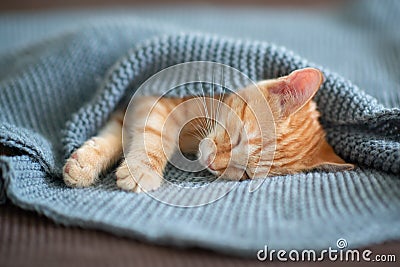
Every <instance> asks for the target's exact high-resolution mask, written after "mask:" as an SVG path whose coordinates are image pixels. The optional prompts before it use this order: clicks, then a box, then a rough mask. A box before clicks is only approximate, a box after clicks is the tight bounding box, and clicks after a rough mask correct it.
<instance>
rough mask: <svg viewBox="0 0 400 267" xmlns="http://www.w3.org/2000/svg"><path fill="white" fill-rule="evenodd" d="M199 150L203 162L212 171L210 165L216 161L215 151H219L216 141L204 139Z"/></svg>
mask: <svg viewBox="0 0 400 267" xmlns="http://www.w3.org/2000/svg"><path fill="white" fill-rule="evenodd" d="M199 148H200V149H199V150H200V152H201V158H202V161H203V162H204V164H205V165H207V167H209V168H210V169H212V168H211V166H210V165H211V163H212V162H213V161H214V157H215V151H217V146H216V145H215V143H214V141H213V140H211V139H210V138H204V139H203V140H201V141H200V144H199Z"/></svg>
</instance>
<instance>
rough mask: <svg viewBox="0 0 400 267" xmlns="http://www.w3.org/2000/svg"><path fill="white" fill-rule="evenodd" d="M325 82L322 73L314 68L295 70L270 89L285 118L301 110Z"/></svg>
mask: <svg viewBox="0 0 400 267" xmlns="http://www.w3.org/2000/svg"><path fill="white" fill-rule="evenodd" d="M323 80H324V76H323V74H322V72H321V71H320V70H318V69H314V68H305V69H300V70H295V71H293V72H292V73H290V74H289V75H288V76H286V77H282V78H279V79H278V81H277V82H276V83H274V84H271V86H270V87H269V88H268V90H269V93H270V94H272V95H273V96H275V97H277V101H278V103H280V105H281V113H282V116H283V117H288V116H290V115H291V114H293V113H295V112H296V111H298V110H299V109H301V108H302V107H303V106H304V105H305V104H306V103H307V102H308V101H310V100H311V99H312V98H313V96H314V95H315V93H316V92H317V91H318V89H319V87H320V86H321V84H322V82H323Z"/></svg>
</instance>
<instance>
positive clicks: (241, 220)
mask: <svg viewBox="0 0 400 267" xmlns="http://www.w3.org/2000/svg"><path fill="white" fill-rule="evenodd" d="M197 11H198V12H196V13H194V12H191V11H190V10H183V11H182V10H181V9H169V10H168V9H167V10H157V9H152V10H132V11H124V12H120V14H119V15H116V14H115V13H116V12H114V13H113V12H109V13H107V12H104V11H103V12H99V13H98V14H96V15H94V14H90V13H89V14H85V13H61V14H58V16H55V15H54V16H53V15H49V14H47V15H46V14H44V15H43V14H40V15H23V14H13V15H3V16H2V17H0V35H1V36H2V39H3V40H6V41H4V42H3V43H2V44H0V48H1V50H0V55H2V56H1V58H0V92H1V94H0V121H1V126H0V142H1V144H2V145H4V146H6V147H11V148H15V149H17V150H19V151H20V153H19V154H18V155H14V156H1V157H0V169H1V173H2V179H1V180H0V185H1V187H2V190H4V191H5V194H6V196H7V197H8V198H10V199H11V200H12V201H13V202H14V203H15V204H17V205H19V206H21V207H23V208H26V209H30V210H36V211H38V212H40V213H43V214H45V215H46V216H48V217H50V218H52V219H53V220H55V221H56V222H59V223H63V224H66V225H80V226H82V227H86V228H97V229H103V230H106V231H109V232H113V233H116V234H119V235H124V236H132V237H135V238H141V239H145V240H149V241H153V242H157V243H162V244H173V245H178V246H200V247H206V248H210V249H214V250H218V251H223V252H225V253H235V254H239V255H244V256H245V255H249V256H255V252H256V251H257V250H259V249H262V248H263V247H264V245H268V247H269V248H270V249H281V248H282V249H291V248H297V249H310V248H313V249H325V248H327V247H329V246H332V247H335V243H336V240H337V239H339V238H345V239H346V240H347V242H348V244H349V246H350V247H357V246H361V245H368V244H370V243H376V242H381V241H385V240H389V239H396V238H400V225H399V223H398V222H399V221H400V179H399V175H400V110H399V109H398V108H397V107H398V106H399V105H400V84H399V80H398V75H397V71H396V70H398V69H399V67H400V66H399V65H398V64H399V62H400V60H399V59H400V49H399V47H398V42H399V40H400V32H398V30H397V26H398V25H400V18H399V17H398V15H396V14H398V12H400V5H399V3H398V2H396V1H385V2H383V3H382V2H381V1H371V2H364V1H362V2H360V3H356V4H355V5H353V6H349V7H346V8H345V9H343V10H335V11H331V12H327V11H320V14H317V13H313V14H312V16H310V14H309V13H308V12H306V11H301V12H300V11H296V12H295V13H294V12H291V11H287V10H280V11H278V10H274V11H268V10H263V12H261V11H260V10H251V9H247V10H244V11H240V12H239V11H237V10H231V12H230V13H229V12H227V13H225V15H223V14H220V13H219V12H218V11H220V10H218V9H210V8H198V9H197ZM227 14H229V15H227ZM167 15H170V16H171V17H168V16H167ZM21 16H24V19H23V20H21ZM172 17H173V19H172ZM166 21H168V23H167V22H166ZM182 25H183V26H182ZM263 25H265V27H263ZM188 32H197V33H188ZM225 36H230V37H229V38H228V37H225ZM254 39H258V40H262V41H256V40H254ZM266 41H267V42H266ZM270 41H273V42H277V43H281V44H284V45H285V46H286V47H290V48H291V49H294V50H297V51H299V52H300V53H301V54H304V55H305V57H301V56H298V55H296V54H295V53H293V52H291V51H290V50H288V49H287V48H284V47H282V46H276V45H274V44H272V43H271V42H270ZM306 57H307V58H310V59H311V61H315V62H318V65H317V64H315V63H312V62H311V61H309V60H306V59H305V58H306ZM199 60H202V61H213V62H219V63H224V64H227V65H229V66H231V67H234V68H236V69H238V70H240V71H242V72H243V73H245V74H246V75H247V76H249V78H251V79H252V80H261V79H267V78H273V77H278V76H281V75H285V74H288V73H289V72H291V71H292V70H295V69H297V68H302V67H306V66H313V67H318V68H320V69H322V70H323V72H324V75H325V78H326V79H325V82H324V83H323V85H322V88H321V90H320V91H319V92H318V94H317V96H316V98H315V100H316V101H317V104H318V108H319V110H320V111H321V114H322V118H321V122H322V123H323V125H324V127H325V129H326V131H327V137H328V141H329V142H330V143H331V144H332V146H333V147H334V149H335V151H336V152H337V153H338V154H339V155H340V156H342V157H343V158H344V159H346V160H348V161H351V162H354V163H355V164H356V165H357V166H358V167H357V168H356V169H355V170H353V171H346V172H338V173H327V172H319V171H313V172H308V173H300V174H296V175H287V176H279V177H272V178H267V179H265V180H263V183H261V184H260V187H259V188H258V190H256V191H255V192H249V183H250V182H249V181H243V182H240V183H236V182H230V181H221V182H218V183H213V184H212V185H211V186H208V187H204V188H203V187H202V188H196V189H195V190H192V191H191V194H190V195H182V194H180V193H179V192H178V191H177V189H176V188H174V187H172V186H171V185H169V184H165V185H164V186H162V187H161V188H160V189H159V190H157V191H156V193H155V194H156V195H157V196H158V197H160V198H163V199H168V200H169V201H171V202H173V203H175V202H179V203H185V201H189V200H193V199H196V200H197V201H200V202H201V201H204V202H206V201H207V199H215V196H216V195H217V194H219V193H220V192H221V191H223V190H225V189H226V188H229V187H232V186H234V189H233V190H232V191H231V192H230V193H229V194H227V195H226V196H225V197H223V198H221V199H219V200H218V201H215V202H213V203H211V204H208V205H205V206H201V207H197V208H179V207H174V206H171V205H166V204H162V203H160V202H158V201H156V200H154V199H153V198H151V197H149V196H147V195H146V194H134V193H128V192H123V191H120V190H118V188H117V187H116V185H115V177H114V175H113V174H112V173H110V174H108V175H105V176H104V177H102V179H101V180H100V182H99V183H97V184H96V185H94V186H92V187H89V188H85V189H71V188H68V187H66V186H65V185H64V184H63V181H62V179H61V168H62V165H63V163H64V160H65V158H66V157H68V156H69V155H70V154H71V152H72V151H73V150H74V149H76V148H77V147H79V146H80V145H81V144H82V143H83V142H84V141H85V140H87V139H88V138H90V137H91V136H93V135H94V134H96V132H97V131H98V130H99V128H100V127H101V126H102V125H104V123H105V122H106V121H107V119H108V117H109V115H110V113H111V112H112V111H113V110H114V109H115V108H116V107H117V106H118V105H119V104H120V103H123V102H124V101H125V100H126V99H127V98H128V96H129V95H131V94H132V93H133V92H134V91H135V90H136V89H137V88H138V87H139V86H140V85H141V84H142V83H143V82H144V81H146V79H147V78H149V77H150V76H151V75H153V74H155V73H156V72H157V71H159V70H162V69H164V68H166V67H168V66H172V65H175V64H178V63H183V62H189V61H199ZM331 70H335V71H336V72H341V73H342V74H343V76H341V75H339V74H337V73H335V72H333V71H331ZM343 77H347V78H343ZM350 80H352V81H355V82H351V81H350ZM355 84H359V85H360V87H358V86H356V85H355ZM186 93H190V92H186ZM166 178H167V179H168V180H171V181H175V182H177V183H180V182H182V183H185V185H186V186H193V187H195V186H196V185H197V182H196V181H195V180H196V177H194V176H193V174H189V173H185V172H182V171H179V170H177V169H174V168H173V167H171V166H169V167H168V169H167V171H166ZM178 198H179V199H178Z"/></svg>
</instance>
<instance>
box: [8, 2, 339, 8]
mask: <svg viewBox="0 0 400 267" xmlns="http://www.w3.org/2000/svg"><path fill="white" fill-rule="evenodd" d="M345 1H346V0H302V1H296V0H246V1H243V0H192V1H185V0H166V1H163V0H151V1H149V0H68V1H66V0H15V1H10V0H5V1H0V11H6V10H7V11H8V10H38V9H53V8H57V9H59V8H107V7H116V6H132V7H134V6H149V5H220V6H221V5H222V6H227V5H229V6H238V7H240V6H274V7H279V6H282V7H288V6H294V7H298V8H299V7H300V8H301V7H304V8H312V7H321V6H327V7H329V6H335V5H339V4H340V3H342V2H345Z"/></svg>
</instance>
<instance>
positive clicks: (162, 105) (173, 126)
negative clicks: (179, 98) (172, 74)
mask: <svg viewBox="0 0 400 267" xmlns="http://www.w3.org/2000/svg"><path fill="white" fill-rule="evenodd" d="M174 107H175V103H174V101H173V100H171V99H161V100H159V101H158V102H157V98H154V97H144V98H142V99H141V100H140V101H138V102H137V103H135V110H134V111H133V113H132V114H131V115H133V118H135V124H134V125H132V126H129V125H128V127H127V128H128V129H129V130H130V131H131V132H130V134H131V135H130V138H131V140H130V144H129V146H128V148H129V149H128V152H127V153H125V160H124V161H123V162H122V164H121V165H120V166H119V167H118V169H117V172H116V176H117V185H118V187H120V188H121V189H124V190H129V191H135V192H141V191H150V190H154V189H157V188H158V187H160V185H161V182H162V175H163V171H164V168H165V166H166V164H167V162H168V158H170V156H172V154H173V153H174V151H175V149H176V148H177V136H178V135H179V122H178V119H172V120H169V119H168V116H169V115H171V110H172V109H173V108H174ZM132 120H133V119H132ZM167 120H168V121H167ZM128 123H129V122H128ZM163 139H164V141H163Z"/></svg>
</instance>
